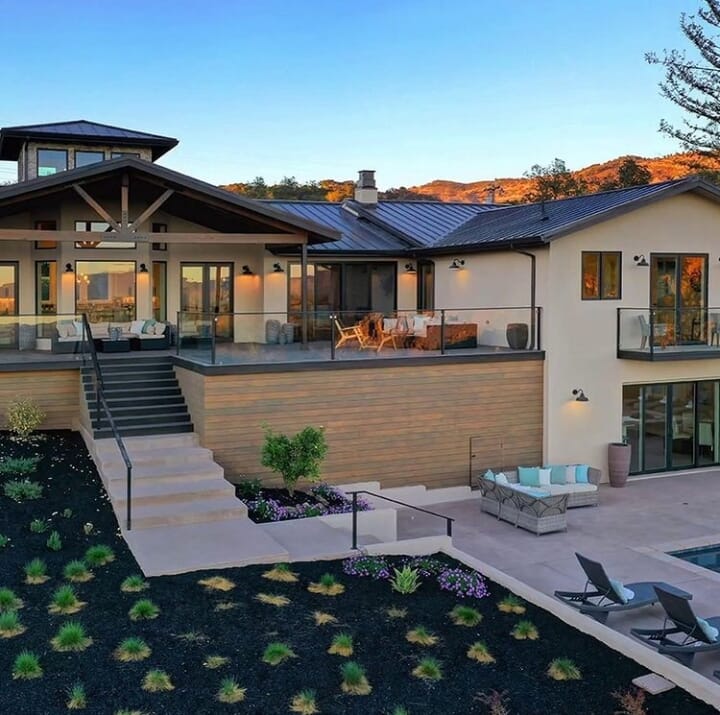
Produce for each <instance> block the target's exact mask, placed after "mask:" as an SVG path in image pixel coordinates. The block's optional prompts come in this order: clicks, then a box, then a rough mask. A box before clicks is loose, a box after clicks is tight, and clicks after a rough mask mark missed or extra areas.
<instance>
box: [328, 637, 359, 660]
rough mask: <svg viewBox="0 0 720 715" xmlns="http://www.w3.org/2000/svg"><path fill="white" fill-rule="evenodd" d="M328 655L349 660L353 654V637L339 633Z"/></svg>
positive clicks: (333, 640) (334, 638)
mask: <svg viewBox="0 0 720 715" xmlns="http://www.w3.org/2000/svg"><path fill="white" fill-rule="evenodd" d="M328 653H330V655H341V656H342V657H343V658H349V657H350V656H351V655H352V654H353V637H352V636H351V635H350V634H349V633H338V634H337V635H335V636H334V637H333V639H332V643H331V644H330V647H329V648H328Z"/></svg>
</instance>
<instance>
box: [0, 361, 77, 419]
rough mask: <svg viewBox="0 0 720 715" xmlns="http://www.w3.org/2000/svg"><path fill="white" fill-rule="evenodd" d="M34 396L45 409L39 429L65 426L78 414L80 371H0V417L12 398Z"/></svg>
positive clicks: (2, 417) (31, 397)
mask: <svg viewBox="0 0 720 715" xmlns="http://www.w3.org/2000/svg"><path fill="white" fill-rule="evenodd" d="M20 398H29V399H31V400H34V401H35V402H36V403H37V404H38V405H39V406H40V407H41V408H42V410H43V412H45V414H46V418H45V421H44V422H43V424H42V428H43V429H69V428H71V427H72V426H73V421H75V420H78V419H79V418H80V371H79V370H33V371H27V372H3V373H0V420H1V421H2V427H3V428H5V426H6V423H5V412H6V410H7V407H8V405H9V404H10V402H12V401H13V400H15V399H20Z"/></svg>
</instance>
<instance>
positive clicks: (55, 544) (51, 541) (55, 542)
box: [45, 531, 63, 551]
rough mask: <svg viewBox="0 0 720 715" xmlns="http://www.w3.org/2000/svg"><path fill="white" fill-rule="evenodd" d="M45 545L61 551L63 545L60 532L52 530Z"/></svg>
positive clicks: (52, 549) (51, 549)
mask: <svg viewBox="0 0 720 715" xmlns="http://www.w3.org/2000/svg"><path fill="white" fill-rule="evenodd" d="M45 546H47V547H48V549H50V551H60V549H62V547H63V543H62V539H61V538H60V534H58V532H57V531H51V532H50V536H48V538H47V541H46V542H45Z"/></svg>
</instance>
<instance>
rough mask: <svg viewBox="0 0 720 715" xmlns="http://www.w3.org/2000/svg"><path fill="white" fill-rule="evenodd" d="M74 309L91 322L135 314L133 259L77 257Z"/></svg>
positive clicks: (122, 319)
mask: <svg viewBox="0 0 720 715" xmlns="http://www.w3.org/2000/svg"><path fill="white" fill-rule="evenodd" d="M75 310H76V312H77V313H87V314H88V317H89V319H90V322H92V323H100V322H105V321H107V322H110V321H114V322H127V321H130V320H133V319H134V318H135V261H77V262H76V263H75Z"/></svg>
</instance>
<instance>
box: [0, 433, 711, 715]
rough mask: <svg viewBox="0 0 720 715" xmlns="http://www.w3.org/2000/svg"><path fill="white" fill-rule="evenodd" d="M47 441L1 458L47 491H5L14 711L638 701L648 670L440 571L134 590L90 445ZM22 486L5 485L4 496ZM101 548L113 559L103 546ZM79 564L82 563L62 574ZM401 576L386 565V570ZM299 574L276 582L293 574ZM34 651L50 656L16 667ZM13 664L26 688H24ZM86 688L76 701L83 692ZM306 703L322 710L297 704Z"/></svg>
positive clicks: (499, 593)
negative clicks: (477, 593)
mask: <svg viewBox="0 0 720 715" xmlns="http://www.w3.org/2000/svg"><path fill="white" fill-rule="evenodd" d="M43 437H44V439H43V441H41V442H40V443H39V444H37V445H36V446H34V447H30V446H28V445H22V444H19V443H16V442H13V441H11V440H10V439H9V438H8V436H7V434H4V433H3V434H1V435H0V458H2V459H7V458H8V457H12V456H25V457H27V456H33V455H35V456H38V457H40V461H39V463H38V465H37V470H36V472H35V473H33V474H31V475H30V477H29V478H30V480H31V481H34V482H37V483H39V484H41V485H42V486H43V493H42V496H40V498H37V499H29V500H26V501H21V502H17V501H15V500H13V499H11V498H10V497H8V496H6V495H5V494H4V489H0V534H1V535H2V536H4V537H8V538H9V542H8V543H6V544H5V545H4V546H2V547H0V589H3V588H4V589H10V590H11V591H12V594H8V593H7V592H6V591H2V590H0V611H3V610H4V611H5V613H0V630H1V629H2V628H3V627H5V629H6V631H7V632H5V633H3V634H2V635H5V636H7V635H8V634H9V633H11V632H12V630H13V627H12V622H13V619H14V617H13V616H8V615H7V614H8V613H15V614H16V616H17V620H18V621H19V623H18V624H17V629H18V630H22V629H25V630H24V631H22V632H19V633H18V634H17V635H14V636H12V637H4V638H0V712H2V713H12V714H13V715H19V714H21V713H32V714H33V715H38V714H42V715H45V714H51V713H62V712H67V707H68V704H73V705H77V704H82V700H83V697H82V696H83V695H84V697H85V700H86V701H87V708H86V710H85V711H86V712H89V713H109V714H111V715H114V714H115V713H119V712H137V713H140V712H142V713H156V714H159V713H173V714H174V715H177V714H181V713H193V714H195V713H213V714H215V713H224V712H228V713H236V712H237V713H263V714H267V715H273V714H274V713H288V712H301V713H302V712H305V713H308V714H309V715H312V713H313V712H319V713H326V714H341V713H367V714H369V715H399V714H400V713H408V714H409V715H420V714H421V713H443V715H454V714H457V715H471V714H473V713H494V714H495V715H502V713H513V714H520V713H557V714H560V713H574V714H576V713H597V714H601V713H608V714H610V713H615V712H626V711H624V710H622V709H621V707H620V705H619V703H618V700H617V699H616V698H614V697H613V695H612V693H613V692H615V691H627V690H628V688H629V686H630V681H631V679H632V678H634V677H636V676H637V675H641V674H643V673H644V672H645V670H644V669H643V668H642V667H641V666H639V665H638V664H636V663H634V662H633V661H631V660H629V659H627V658H624V657H623V656H621V655H619V654H617V653H615V652H614V651H611V650H609V649H607V648H605V647H604V646H603V645H601V644H599V643H598V642H597V641H595V640H594V639H592V638H589V637H587V636H584V635H582V634H581V633H579V632H577V631H575V630H574V629H572V628H570V627H568V626H566V625H565V624H564V623H562V622H561V621H559V620H558V619H556V618H554V617H553V616H551V615H549V614H547V613H546V612H544V611H542V610H539V609H537V608H535V607H533V606H530V605H528V604H522V603H516V604H514V605H515V606H516V610H517V607H519V608H522V607H524V608H525V609H526V610H525V612H524V613H522V614H521V613H517V612H515V613H513V612H512V609H509V610H510V612H503V611H501V610H500V609H499V608H498V606H499V604H500V603H501V602H503V601H504V599H505V598H506V597H507V596H508V593H507V592H506V591H505V590H504V589H502V588H500V587H499V586H497V585H495V584H493V583H491V582H486V586H487V590H488V592H489V594H488V595H486V596H483V597H482V598H477V597H467V598H459V597H458V596H457V595H456V594H454V593H452V592H450V591H447V590H442V589H441V588H440V585H439V583H438V576H437V575H436V574H433V575H430V574H429V573H428V575H427V576H423V575H421V576H420V585H419V588H418V589H417V591H415V592H414V593H411V594H401V593H398V592H397V591H394V590H393V588H392V587H391V584H390V581H389V580H388V579H387V578H379V579H375V578H372V577H370V576H358V575H353V574H349V573H346V572H345V571H346V570H351V571H352V570H355V571H356V570H358V569H357V567H355V568H354V569H353V568H352V567H350V566H348V565H347V564H345V565H344V564H343V563H341V562H320V563H303V564H292V565H291V566H290V569H289V571H290V573H292V574H295V577H296V580H287V581H282V580H280V581H277V580H272V579H269V578H266V576H265V574H267V572H268V570H269V568H270V567H268V566H257V567H248V568H243V569H226V570H223V571H222V572H200V573H195V574H185V575H180V576H168V577H161V578H152V579H148V580H147V581H145V580H144V579H142V578H138V579H133V580H130V581H129V582H127V583H126V584H125V589H127V588H128V587H135V588H142V589H143V590H138V591H131V592H128V591H127V590H123V582H125V581H126V579H127V578H128V577H130V576H133V575H138V576H139V570H138V568H137V565H136V564H135V561H134V559H133V557H132V555H131V554H130V552H129V551H128V549H127V548H126V547H125V545H124V542H123V541H122V539H121V538H120V536H119V535H118V528H117V523H116V521H115V518H114V515H113V513H112V510H111V508H110V506H109V504H108V502H107V501H106V499H105V497H104V492H103V491H102V489H101V487H100V484H99V480H98V477H97V474H96V472H95V469H94V466H93V464H92V461H91V460H90V458H89V457H88V455H87V452H86V451H85V449H84V446H83V444H82V441H81V439H80V438H79V436H78V435H77V434H75V433H70V432H46V433H44V434H43ZM13 479H15V477H13V476H8V475H3V476H0V482H2V483H3V484H5V483H7V482H8V481H11V480H13ZM11 493H12V489H11ZM34 520H35V521H34ZM31 522H34V523H33V527H32V530H31ZM53 532H57V536H58V537H59V539H58V538H56V537H51V534H52V533H53ZM48 543H49V544H50V546H48ZM98 546H106V547H109V549H110V550H111V552H112V554H108V553H107V550H103V549H99V548H95V549H92V547H98ZM50 547H54V548H55V549H57V550H54V549H53V548H50ZM58 547H59V548H58ZM89 549H92V550H91V551H89V552H88V550H89ZM111 556H112V557H114V558H113V559H112V560H111V561H108V558H110V557H111ZM33 559H41V560H42V561H43V562H44V564H45V566H46V569H45V571H46V575H47V576H49V578H48V579H47V580H43V573H42V572H43V569H42V568H41V566H38V565H37V564H35V565H34V567H33V568H30V569H29V573H30V575H31V577H30V579H29V580H31V581H42V582H41V583H27V582H26V578H27V577H26V571H25V567H26V565H28V563H29V562H31V561H32V560H33ZM437 560H442V562H443V563H442V564H438V563H429V564H425V565H424V566H425V568H424V569H420V570H421V571H422V572H423V573H425V572H426V571H428V572H429V571H433V572H437V571H438V570H441V569H442V570H444V569H447V568H458V567H459V566H460V565H459V564H457V563H456V562H452V561H450V560H449V559H447V558H444V557H443V558H442V559H440V558H439V557H438V558H437V559H435V561H437ZM79 561H84V562H85V563H84V568H83V564H78V563H72V565H71V566H68V564H70V563H71V562H79ZM89 562H92V564H91V563H89ZM400 566H401V563H400V561H399V560H397V559H395V560H392V561H391V563H390V564H389V570H390V571H392V569H393V568H394V567H400ZM287 574H288V570H285V571H281V574H280V577H281V578H282V577H283V576H284V577H285V578H291V577H288V575H287ZM325 574H331V575H332V577H333V579H328V578H323V577H324V575H325ZM90 575H91V577H90V578H88V577H89V576H90ZM70 579H74V581H71V580H70ZM442 580H444V581H447V575H446V576H445V577H443V579H442ZM201 582H205V583H201ZM69 584H71V585H72V587H73V588H74V590H75V594H76V597H77V600H78V601H79V602H80V603H84V604H85V605H83V606H78V604H77V603H73V600H72V598H71V597H70V598H69V596H72V594H68V593H67V589H65V591H66V592H65V594H64V596H65V600H63V598H62V597H60V598H58V597H55V594H56V592H57V590H58V589H59V588H60V587H62V586H67V585H69ZM313 584H315V586H313ZM318 584H319V586H318ZM323 584H324V586H325V588H323ZM335 584H340V585H341V586H342V587H344V589H339V588H337V587H336V586H335ZM323 590H329V591H335V590H342V592H341V593H338V594H336V595H326V594H325V593H323V592H322V591H323ZM317 591H320V592H317ZM62 595H63V594H61V596H62ZM54 597H55V598H54ZM14 599H15V600H14ZM16 599H20V600H21V601H22V605H21V607H20V608H17V606H18V605H20V604H18V603H17V600H16ZM53 600H55V609H53V610H57V609H58V608H59V609H60V610H67V609H69V610H73V609H74V608H78V607H79V610H77V611H76V612H75V613H72V614H63V613H50V611H49V606H50V605H51V601H53ZM147 601H149V603H147ZM138 602H140V605H138ZM458 605H460V606H464V607H465V608H464V609H457V610H456V607H457V606H458ZM319 614H325V615H322V616H321V615H319ZM3 619H4V620H3ZM324 621H325V622H324ZM455 621H458V622H459V623H460V624H459V625H457V624H456V623H455ZM523 622H525V623H523ZM3 624H4V626H3ZM67 624H70V625H69V627H68V626H67ZM73 624H79V625H80V626H81V627H80V628H78V627H77V626H76V625H73ZM512 633H515V634H516V635H518V636H521V638H520V639H518V638H516V637H514V636H513V635H512ZM127 639H132V640H130V642H128V643H124V646H123V647H122V648H120V649H119V646H120V644H121V643H122V642H123V641H126V640H127ZM472 646H474V647H472ZM22 651H29V652H30V653H31V654H34V655H35V656H37V659H38V662H37V663H36V662H35V661H34V659H33V658H32V657H27V656H26V657H24V658H21V659H20V660H19V661H18V660H17V657H18V655H19V654H20V653H21V652H22ZM329 651H331V652H329ZM469 653H470V654H471V655H472V656H473V657H472V658H471V657H468V654H469ZM558 658H560V659H569V661H570V662H563V661H561V662H560V663H559V664H558V663H556V664H555V665H556V666H557V667H556V668H555V669H554V670H555V671H557V672H559V674H560V675H561V676H568V675H570V676H572V675H574V674H577V673H574V672H573V670H577V671H579V676H580V679H578V680H572V679H570V680H560V681H558V680H554V679H553V678H551V677H550V676H549V675H548V674H547V671H548V668H549V667H550V665H551V663H552V662H553V661H554V660H555V659H558ZM353 664H356V665H353ZM38 665H39V668H40V670H41V673H39V672H38V669H37V666H38ZM356 666H359V667H356ZM13 670H15V675H16V676H25V677H13ZM32 676H39V677H32ZM438 676H439V679H438ZM78 683H80V684H82V686H83V687H82V690H76V691H75V692H74V693H72V692H71V690H72V688H73V686H74V685H75V684H78ZM144 688H146V689H144ZM304 691H313V693H314V698H311V697H309V694H308V696H307V697H305V698H301V697H298V696H299V695H300V694H301V693H303V692H304ZM363 692H367V694H357V693H363ZM73 695H75V700H74V702H71V700H72V696H73ZM233 700H236V702H232V701H233ZM224 701H230V702H224ZM493 701H494V702H495V709H491V708H492V707H493ZM501 701H504V703H505V709H502V707H501V705H502V702H501ZM313 702H314V706H315V707H314V709H313ZM291 706H294V710H291ZM402 708H404V709H402ZM635 712H637V713H640V712H643V711H642V710H637V711H635ZM644 712H648V713H677V712H692V713H694V714H695V713H697V714H701V713H705V712H708V713H710V712H714V710H712V709H711V708H710V707H708V706H705V705H703V704H701V703H699V702H698V701H696V700H694V699H693V698H692V697H690V696H689V695H688V694H686V693H684V692H683V691H681V690H679V689H677V688H676V689H675V690H673V691H671V692H670V693H667V694H664V695H662V696H657V697H655V698H648V700H647V701H646V704H645V711H644Z"/></svg>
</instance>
